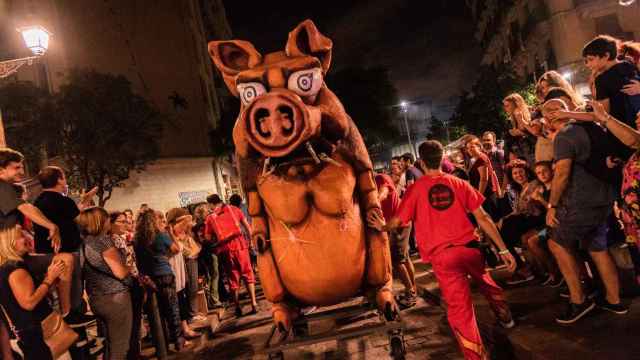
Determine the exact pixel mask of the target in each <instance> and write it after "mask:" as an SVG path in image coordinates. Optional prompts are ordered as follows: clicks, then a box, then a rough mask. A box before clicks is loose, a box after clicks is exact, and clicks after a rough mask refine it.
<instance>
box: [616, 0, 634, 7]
mask: <svg viewBox="0 0 640 360" xmlns="http://www.w3.org/2000/svg"><path fill="white" fill-rule="evenodd" d="M634 2H636V0H618V4H619V5H621V6H630V5H633V3H634Z"/></svg>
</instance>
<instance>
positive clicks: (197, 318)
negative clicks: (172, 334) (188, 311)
mask: <svg viewBox="0 0 640 360" xmlns="http://www.w3.org/2000/svg"><path fill="white" fill-rule="evenodd" d="M202 321H207V317H206V316H203V315H200V314H198V315H196V316H194V317H193V318H191V322H202Z"/></svg>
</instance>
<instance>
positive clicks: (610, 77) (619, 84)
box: [596, 61, 638, 159]
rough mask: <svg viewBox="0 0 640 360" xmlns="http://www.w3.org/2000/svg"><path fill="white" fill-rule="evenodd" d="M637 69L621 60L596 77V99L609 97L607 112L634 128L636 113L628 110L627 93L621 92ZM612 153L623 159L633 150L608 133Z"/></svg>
mask: <svg viewBox="0 0 640 360" xmlns="http://www.w3.org/2000/svg"><path fill="white" fill-rule="evenodd" d="M637 72H638V69H637V68H636V67H635V65H633V64H631V63H629V62H627V61H622V62H619V63H617V64H615V65H614V66H612V67H611V68H610V69H608V70H607V71H605V72H603V73H602V74H600V75H598V77H597V78H596V100H605V99H609V113H610V114H611V116H613V117H614V118H616V119H618V120H620V121H622V122H623V123H625V124H627V125H629V126H631V127H632V128H633V129H635V128H636V123H635V120H636V114H634V113H633V111H629V109H628V105H627V102H628V100H629V99H627V97H628V96H629V95H627V94H625V93H623V92H622V91H621V90H622V88H623V87H624V86H625V85H626V84H628V83H629V81H630V80H631V79H635V78H636V76H637ZM610 140H611V141H612V145H613V146H614V147H615V149H614V153H615V154H616V155H618V156H620V157H622V158H624V159H627V158H629V156H630V155H631V153H633V151H631V150H629V148H628V147H626V146H625V145H624V144H622V142H621V141H620V140H618V138H616V137H615V136H613V135H610Z"/></svg>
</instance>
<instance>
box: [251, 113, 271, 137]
mask: <svg viewBox="0 0 640 360" xmlns="http://www.w3.org/2000/svg"><path fill="white" fill-rule="evenodd" d="M268 117H269V110H267V109H265V108H260V109H258V110H256V112H255V113H254V115H253V121H254V122H255V124H254V125H255V127H256V129H257V130H258V134H260V136H262V137H264V138H268V137H271V132H270V131H269V130H266V129H265V128H264V127H263V126H264V123H265V120H266V119H267V118H268Z"/></svg>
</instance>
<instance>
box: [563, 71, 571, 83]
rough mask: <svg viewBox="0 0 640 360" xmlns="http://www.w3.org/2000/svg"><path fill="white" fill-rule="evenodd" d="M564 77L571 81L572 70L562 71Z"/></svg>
mask: <svg viewBox="0 0 640 360" xmlns="http://www.w3.org/2000/svg"><path fill="white" fill-rule="evenodd" d="M562 77H563V78H564V79H565V80H567V81H570V80H571V73H570V72H566V73H562Z"/></svg>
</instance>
